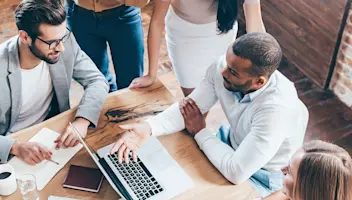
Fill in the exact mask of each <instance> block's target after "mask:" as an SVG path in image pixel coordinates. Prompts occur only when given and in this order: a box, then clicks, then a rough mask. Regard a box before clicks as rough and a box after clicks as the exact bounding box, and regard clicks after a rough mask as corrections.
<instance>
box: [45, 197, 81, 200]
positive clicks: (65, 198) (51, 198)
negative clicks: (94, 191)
mask: <svg viewBox="0 0 352 200" xmlns="http://www.w3.org/2000/svg"><path fill="white" fill-rule="evenodd" d="M48 200H78V199H71V198H67V197H57V196H49V198H48Z"/></svg>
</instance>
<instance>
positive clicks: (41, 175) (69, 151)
mask: <svg viewBox="0 0 352 200" xmlns="http://www.w3.org/2000/svg"><path fill="white" fill-rule="evenodd" d="M58 136H59V133H57V132H54V131H52V130H50V129H47V128H43V129H42V130H40V131H39V132H38V133H37V134H36V135H35V136H33V137H32V138H31V139H30V140H29V141H30V142H38V143H40V144H42V145H43V146H45V147H47V148H49V149H50V150H52V152H53V155H52V157H51V159H52V160H54V161H56V162H58V163H59V165H57V164H55V163H53V162H50V161H48V160H44V161H42V162H41V163H39V164H37V165H35V166H31V165H29V164H26V163H25V162H24V161H22V160H20V159H19V158H17V157H14V158H13V159H11V160H10V162H9V164H10V165H11V166H12V167H13V168H14V169H15V173H16V176H20V175H22V174H33V175H34V176H35V178H36V181H37V187H38V190H42V189H43V188H44V187H45V186H46V184H48V183H49V181H50V180H51V179H52V178H53V177H54V176H55V175H56V173H57V172H58V171H60V169H62V168H63V167H64V166H65V164H66V163H67V162H68V161H69V160H70V159H71V158H72V157H73V156H74V155H75V154H76V153H77V152H78V151H79V150H80V149H81V148H82V147H83V145H82V144H78V145H77V146H75V147H72V148H60V149H58V150H56V149H55V145H56V143H54V141H55V140H56V138H57V137H58Z"/></svg>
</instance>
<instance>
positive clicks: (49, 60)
mask: <svg viewBox="0 0 352 200" xmlns="http://www.w3.org/2000/svg"><path fill="white" fill-rule="evenodd" d="M15 17H16V25H17V27H18V29H19V34H18V35H17V36H15V37H13V38H11V39H9V40H8V41H6V42H4V43H3V44H1V45H0V94H1V98H0V163H5V162H7V161H8V159H9V157H11V156H13V155H15V156H18V157H19V158H20V159H22V160H24V161H25V162H27V163H29V164H32V165H34V164H37V163H39V162H41V161H42V160H44V159H50V157H51V151H50V150H49V149H47V148H45V147H43V146H42V145H40V144H38V143H32V142H23V143H22V142H19V141H15V140H13V139H10V138H8V137H6V136H7V135H9V134H11V133H14V132H17V131H19V130H22V129H24V128H27V127H30V126H32V125H35V124H37V123H40V122H42V121H44V120H45V119H47V118H49V117H51V116H54V115H56V114H58V113H60V112H63V111H66V110H68V109H70V102H69V90H70V86H71V80H72V78H73V79H75V80H76V81H77V82H79V83H80V84H81V85H82V86H83V88H84V95H83V98H82V100H81V102H80V105H79V107H78V110H77V112H76V116H75V120H74V122H73V124H74V126H75V127H76V128H77V129H79V132H80V133H82V134H83V136H85V135H86V133H87V129H88V127H89V126H90V127H93V128H94V127H95V126H96V125H97V123H98V118H99V113H100V111H101V109H102V106H103V103H104V100H105V98H106V95H107V93H108V90H109V89H108V84H107V82H106V80H105V78H104V76H103V75H102V74H101V72H99V70H98V69H97V67H96V66H95V64H94V63H93V62H92V61H91V59H90V58H89V57H88V56H87V55H86V54H85V53H84V52H83V51H82V50H81V49H80V47H79V46H78V44H77V42H76V40H75V38H74V36H73V34H71V32H70V30H68V29H67V28H66V14H65V9H64V7H63V5H62V4H61V2H60V1H57V0H26V1H22V2H21V4H20V5H19V6H18V7H17V9H16V12H15ZM56 143H57V146H56V148H60V147H61V146H65V147H73V146H76V145H77V144H78V143H79V140H78V138H77V137H76V136H75V134H74V133H73V132H72V131H71V129H70V128H69V126H68V128H67V129H66V130H65V131H64V132H63V133H61V135H60V136H59V138H57V140H56Z"/></svg>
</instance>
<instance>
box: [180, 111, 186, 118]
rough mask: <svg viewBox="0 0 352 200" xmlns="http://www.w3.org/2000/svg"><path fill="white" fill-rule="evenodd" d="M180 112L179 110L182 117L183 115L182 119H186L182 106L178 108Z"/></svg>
mask: <svg viewBox="0 0 352 200" xmlns="http://www.w3.org/2000/svg"><path fill="white" fill-rule="evenodd" d="M180 112H181V115H182V117H183V119H185V120H186V119H187V115H186V113H185V109H183V108H180Z"/></svg>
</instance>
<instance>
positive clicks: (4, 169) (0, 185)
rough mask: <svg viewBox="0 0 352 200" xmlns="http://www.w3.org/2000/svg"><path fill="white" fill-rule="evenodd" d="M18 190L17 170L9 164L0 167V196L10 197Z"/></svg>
mask: <svg viewBox="0 0 352 200" xmlns="http://www.w3.org/2000/svg"><path fill="white" fill-rule="evenodd" d="M16 190H17V182H16V176H15V170H14V169H13V167H12V166H11V165H9V164H3V165H0V195H2V196H8V195H10V194H12V193H14V192H15V191H16Z"/></svg>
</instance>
